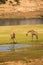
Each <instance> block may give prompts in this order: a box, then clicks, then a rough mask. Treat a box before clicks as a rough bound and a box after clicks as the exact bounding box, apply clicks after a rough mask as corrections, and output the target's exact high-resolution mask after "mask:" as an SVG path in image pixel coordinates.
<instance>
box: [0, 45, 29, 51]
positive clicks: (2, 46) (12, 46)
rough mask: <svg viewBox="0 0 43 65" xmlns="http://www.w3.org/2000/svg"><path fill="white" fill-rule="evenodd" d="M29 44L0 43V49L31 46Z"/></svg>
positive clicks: (8, 49) (7, 49)
mask: <svg viewBox="0 0 43 65" xmlns="http://www.w3.org/2000/svg"><path fill="white" fill-rule="evenodd" d="M29 46H30V45H29V44H13V45H12V44H9V45H0V51H11V48H14V49H17V48H24V47H29Z"/></svg>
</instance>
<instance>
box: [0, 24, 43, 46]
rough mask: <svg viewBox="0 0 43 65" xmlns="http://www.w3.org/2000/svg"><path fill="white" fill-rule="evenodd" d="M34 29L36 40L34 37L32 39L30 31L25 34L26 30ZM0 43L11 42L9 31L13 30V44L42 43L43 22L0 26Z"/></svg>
mask: <svg viewBox="0 0 43 65" xmlns="http://www.w3.org/2000/svg"><path fill="white" fill-rule="evenodd" d="M31 29H33V30H35V31H36V32H37V33H38V36H39V39H38V41H37V40H36V38H35V37H34V40H33V41H32V37H31V33H29V34H28V36H26V33H27V31H28V30H31ZM0 30H1V31H0V45H2V44H12V40H11V39H10V33H11V32H15V35H16V37H15V40H14V44H43V24H34V25H33V24H31V25H16V26H0Z"/></svg>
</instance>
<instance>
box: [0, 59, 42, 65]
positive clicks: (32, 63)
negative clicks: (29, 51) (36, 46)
mask: <svg viewBox="0 0 43 65" xmlns="http://www.w3.org/2000/svg"><path fill="white" fill-rule="evenodd" d="M0 65H43V59H34V60H32V59H31V60H28V61H8V62H4V63H0Z"/></svg>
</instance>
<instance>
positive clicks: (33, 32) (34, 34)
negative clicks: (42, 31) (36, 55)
mask: <svg viewBox="0 0 43 65" xmlns="http://www.w3.org/2000/svg"><path fill="white" fill-rule="evenodd" d="M28 33H31V35H32V40H33V37H34V36H35V37H36V40H38V33H37V32H36V31H34V30H29V31H28V32H27V33H26V36H28Z"/></svg>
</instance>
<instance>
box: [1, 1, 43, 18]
mask: <svg viewBox="0 0 43 65" xmlns="http://www.w3.org/2000/svg"><path fill="white" fill-rule="evenodd" d="M0 12H1V13H0V18H30V17H41V16H43V1H42V0H36V1H34V0H32V1H31V0H20V5H17V4H16V3H15V2H14V3H13V4H10V3H9V1H8V2H6V4H0Z"/></svg>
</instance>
